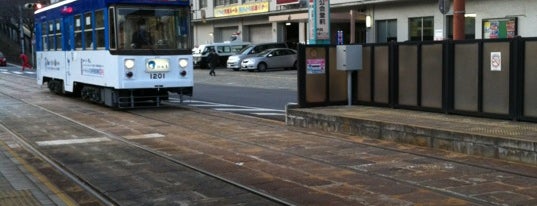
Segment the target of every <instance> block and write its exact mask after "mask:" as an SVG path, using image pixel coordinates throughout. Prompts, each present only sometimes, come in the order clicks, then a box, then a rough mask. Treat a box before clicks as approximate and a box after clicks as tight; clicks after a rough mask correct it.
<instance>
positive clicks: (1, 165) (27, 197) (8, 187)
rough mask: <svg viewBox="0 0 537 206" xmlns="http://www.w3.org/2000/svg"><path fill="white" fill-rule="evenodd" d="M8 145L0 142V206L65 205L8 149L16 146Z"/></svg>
mask: <svg viewBox="0 0 537 206" xmlns="http://www.w3.org/2000/svg"><path fill="white" fill-rule="evenodd" d="M10 145H11V146H10ZM10 145H8V144H4V142H0V205H2V206H19V205H25V206H33V205H36V206H38V205H51V206H52V205H66V204H64V202H63V201H62V200H61V198H60V197H58V194H56V193H55V192H53V190H51V189H49V188H48V186H47V185H46V184H45V183H43V182H41V181H40V180H39V178H38V177H39V176H38V175H36V173H35V172H32V171H31V170H32V169H31V168H29V166H28V165H27V164H26V163H24V160H22V159H21V158H20V157H18V154H17V153H16V152H14V151H13V150H12V149H11V148H10V147H12V146H16V144H10Z"/></svg>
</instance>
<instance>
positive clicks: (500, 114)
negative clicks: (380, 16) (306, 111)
mask: <svg viewBox="0 0 537 206" xmlns="http://www.w3.org/2000/svg"><path fill="white" fill-rule="evenodd" d="M362 46H363V51H362V59H363V69H362V70H360V71H358V72H354V73H353V76H352V91H351V92H352V94H353V95H352V100H351V101H352V104H354V105H371V106H381V107H391V108H403V109H414V110H422V111H431V112H442V113H448V114H462V115H471V116H481V117H489V118H501V119H511V120H517V121H518V120H521V121H532V122H536V121H537V38H520V37H519V38H514V39H503V40H467V41H440V42H392V43H380V44H364V45H362ZM298 56H299V57H298V59H299V71H298V87H299V88H298V92H299V94H298V96H299V106H300V107H315V106H328V105H343V104H346V103H347V75H346V73H345V71H339V70H337V69H336V59H337V58H336V46H335V45H299V55H298Z"/></svg>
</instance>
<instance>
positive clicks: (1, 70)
mask: <svg viewBox="0 0 537 206" xmlns="http://www.w3.org/2000/svg"><path fill="white" fill-rule="evenodd" d="M0 73H2V74H18V75H21V74H36V72H35V71H9V70H7V69H0Z"/></svg>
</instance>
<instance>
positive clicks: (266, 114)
mask: <svg viewBox="0 0 537 206" xmlns="http://www.w3.org/2000/svg"><path fill="white" fill-rule="evenodd" d="M252 114H255V115H259V116H284V115H285V114H284V113H270V112H269V113H252Z"/></svg>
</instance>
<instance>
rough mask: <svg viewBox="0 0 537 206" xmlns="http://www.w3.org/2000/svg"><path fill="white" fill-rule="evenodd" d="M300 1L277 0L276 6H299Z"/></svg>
mask: <svg viewBox="0 0 537 206" xmlns="http://www.w3.org/2000/svg"><path fill="white" fill-rule="evenodd" d="M298 3H300V0H276V5H286V4H298Z"/></svg>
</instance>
